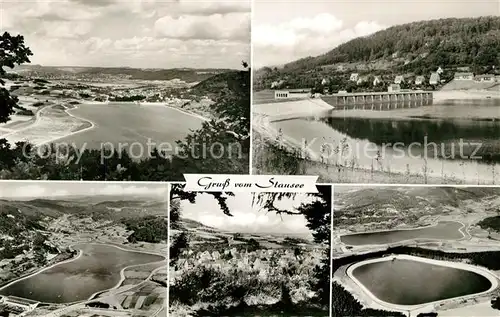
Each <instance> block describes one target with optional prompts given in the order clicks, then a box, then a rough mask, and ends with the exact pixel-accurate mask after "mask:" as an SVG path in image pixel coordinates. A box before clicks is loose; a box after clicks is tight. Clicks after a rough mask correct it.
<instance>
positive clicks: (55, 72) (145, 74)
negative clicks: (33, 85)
mask: <svg viewBox="0 0 500 317" xmlns="http://www.w3.org/2000/svg"><path fill="white" fill-rule="evenodd" d="M228 71H231V70H229V69H190V68H172V69H141V68H130V67H54V66H40V65H21V66H16V67H15V68H14V72H17V73H19V74H21V75H26V76H39V77H57V76H63V75H65V76H68V75H71V76H75V77H78V76H87V77H88V76H89V75H90V76H92V75H94V76H99V75H112V76H113V75H114V76H117V75H120V76H128V77H129V78H130V79H139V80H172V79H180V80H182V81H185V82H187V83H193V82H200V81H203V80H206V79H208V78H210V77H212V76H214V75H217V74H221V73H225V72H228Z"/></svg>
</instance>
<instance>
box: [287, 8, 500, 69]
mask: <svg viewBox="0 0 500 317" xmlns="http://www.w3.org/2000/svg"><path fill="white" fill-rule="evenodd" d="M499 38H500V17H498V16H496V17H494V16H491V17H480V18H463V19H456V18H450V19H439V20H431V21H420V22H413V23H408V24H403V25H397V26H393V27H390V28H388V29H385V30H382V31H379V32H377V33H374V34H372V35H370V36H367V37H359V38H356V39H354V40H351V41H349V42H347V43H344V44H342V45H340V46H338V47H336V48H335V49H333V50H331V51H329V52H327V53H326V54H323V55H320V56H318V57H313V58H306V59H302V60H298V61H296V62H292V63H289V64H286V65H285V68H289V69H300V68H309V69H310V68H314V67H318V66H323V65H329V64H334V63H346V62H371V61H376V60H378V59H383V60H386V61H388V62H390V63H391V64H393V65H394V64H396V65H397V64H398V61H399V62H402V64H404V60H405V59H409V60H410V64H408V65H406V66H405V68H407V69H412V68H413V69H415V68H417V67H422V66H424V67H425V66H435V65H441V66H444V67H447V66H450V65H462V64H465V65H469V64H474V65H483V66H487V65H496V64H498V62H499V61H498V58H499V57H498V55H497V52H499V51H500V41H498V39H499ZM393 54H396V55H394V56H393ZM423 56H425V57H423ZM400 66H403V65H401V64H400Z"/></svg>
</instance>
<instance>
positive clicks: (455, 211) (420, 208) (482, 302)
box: [332, 185, 500, 317]
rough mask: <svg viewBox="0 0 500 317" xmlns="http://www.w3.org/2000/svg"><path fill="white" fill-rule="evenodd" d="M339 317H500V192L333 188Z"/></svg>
mask: <svg viewBox="0 0 500 317" xmlns="http://www.w3.org/2000/svg"><path fill="white" fill-rule="evenodd" d="M334 197H335V199H334V211H333V225H332V226H333V227H332V248H333V250H332V258H333V259H332V263H333V264H332V271H333V287H332V301H333V303H332V309H333V311H332V316H343V317H349V316H351V317H355V316H374V317H375V316H377V317H380V316H393V317H395V316H408V317H417V316H418V317H425V316H428V317H431V316H434V317H436V316H439V317H441V316H449V317H458V316H460V317H466V316H478V317H493V316H499V315H500V286H499V282H500V188H499V187H480V186H476V187H435V186H406V187H400V186H389V187H387V186H385V187H384V186H382V187H381V186H374V185H364V186H349V185H336V186H335V187H334Z"/></svg>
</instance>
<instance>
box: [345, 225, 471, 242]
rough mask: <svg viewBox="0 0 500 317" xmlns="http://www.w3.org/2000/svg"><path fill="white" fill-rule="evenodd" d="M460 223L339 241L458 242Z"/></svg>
mask: <svg viewBox="0 0 500 317" xmlns="http://www.w3.org/2000/svg"><path fill="white" fill-rule="evenodd" d="M461 227H462V224H461V223H458V222H454V221H440V222H439V223H438V224H437V225H436V226H428V227H423V228H417V229H409V230H391V231H378V232H366V233H356V234H348V235H343V236H341V237H340V241H342V242H343V243H345V244H349V245H372V244H390V243H396V242H400V241H405V240H413V239H418V240H458V239H461V238H463V234H462V233H461V232H460V231H459V229H460V228H461Z"/></svg>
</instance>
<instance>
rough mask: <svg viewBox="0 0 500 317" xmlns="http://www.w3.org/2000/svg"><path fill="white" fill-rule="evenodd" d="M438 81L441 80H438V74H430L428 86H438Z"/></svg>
mask: <svg viewBox="0 0 500 317" xmlns="http://www.w3.org/2000/svg"><path fill="white" fill-rule="evenodd" d="M440 80H441V78H440V76H439V74H438V73H432V74H431V78H429V84H430V85H437V84H439V81H440Z"/></svg>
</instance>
